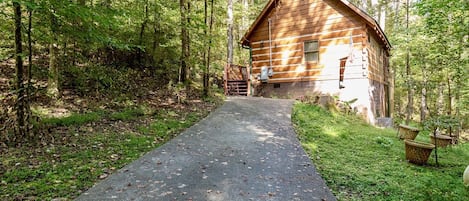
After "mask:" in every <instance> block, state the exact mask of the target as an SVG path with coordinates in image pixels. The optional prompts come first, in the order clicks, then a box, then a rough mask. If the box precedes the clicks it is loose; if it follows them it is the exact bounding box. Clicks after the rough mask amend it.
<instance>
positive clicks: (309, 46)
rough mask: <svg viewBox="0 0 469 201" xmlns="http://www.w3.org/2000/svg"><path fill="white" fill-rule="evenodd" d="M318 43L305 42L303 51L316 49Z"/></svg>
mask: <svg viewBox="0 0 469 201" xmlns="http://www.w3.org/2000/svg"><path fill="white" fill-rule="evenodd" d="M318 45H319V44H318V41H308V42H305V52H311V51H317V50H318Z"/></svg>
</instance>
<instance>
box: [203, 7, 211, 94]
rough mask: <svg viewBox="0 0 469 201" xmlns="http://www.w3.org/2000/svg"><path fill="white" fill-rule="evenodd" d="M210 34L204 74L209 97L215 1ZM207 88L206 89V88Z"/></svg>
mask: <svg viewBox="0 0 469 201" xmlns="http://www.w3.org/2000/svg"><path fill="white" fill-rule="evenodd" d="M208 27H209V34H208V38H209V39H208V50H207V66H206V68H207V70H206V72H205V74H204V95H205V96H208V95H209V93H210V56H211V49H212V31H213V0H211V2H210V21H209V25H208ZM205 86H206V88H205Z"/></svg>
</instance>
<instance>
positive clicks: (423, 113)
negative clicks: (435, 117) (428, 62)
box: [420, 68, 428, 123]
mask: <svg viewBox="0 0 469 201" xmlns="http://www.w3.org/2000/svg"><path fill="white" fill-rule="evenodd" d="M422 77H423V82H422V94H421V95H422V97H421V100H420V122H421V123H423V122H424V121H425V119H426V117H427V114H428V106H427V73H426V68H422Z"/></svg>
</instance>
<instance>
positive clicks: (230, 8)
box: [227, 0, 233, 65]
mask: <svg viewBox="0 0 469 201" xmlns="http://www.w3.org/2000/svg"><path fill="white" fill-rule="evenodd" d="M227 14H228V21H227V25H228V30H227V36H228V45H227V47H228V48H227V62H228V65H231V64H233V0H228V11H227Z"/></svg>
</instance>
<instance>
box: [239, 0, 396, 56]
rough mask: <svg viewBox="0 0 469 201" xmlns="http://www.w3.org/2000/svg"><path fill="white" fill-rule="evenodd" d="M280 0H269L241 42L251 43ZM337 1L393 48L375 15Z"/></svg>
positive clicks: (387, 46)
mask: <svg viewBox="0 0 469 201" xmlns="http://www.w3.org/2000/svg"><path fill="white" fill-rule="evenodd" d="M278 1H279V0H269V2H268V3H267V4H266V5H265V7H264V9H262V12H261V14H260V15H259V16H257V18H256V20H255V21H254V23H252V24H251V26H250V27H249V29H248V31H247V32H246V33H245V34H244V36H243V38H242V39H241V43H242V44H243V45H248V44H249V40H248V38H249V37H250V36H251V35H252V33H253V31H254V30H255V29H256V28H257V26H258V25H259V24H260V23H261V21H262V19H264V18H265V17H266V16H267V15H268V14H269V12H270V11H271V10H272V8H274V6H275V5H276V3H277V2H278ZM336 1H338V2H339V3H342V4H343V5H345V6H346V7H348V8H350V9H351V10H352V11H354V12H355V13H356V14H357V15H358V16H360V17H361V18H362V19H364V20H365V22H366V23H367V25H369V26H370V27H371V28H372V29H373V30H375V32H376V34H377V35H378V37H379V38H380V41H381V42H382V43H383V44H384V45H385V47H386V49H387V50H390V49H391V47H392V46H391V43H390V42H389V40H388V38H387V37H386V34H384V31H383V29H381V27H380V26H379V23H378V22H377V21H376V20H375V19H373V17H371V16H370V15H368V13H366V12H365V11H363V10H362V9H360V8H358V7H357V6H355V5H354V4H352V3H350V2H349V1H347V0H336Z"/></svg>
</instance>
